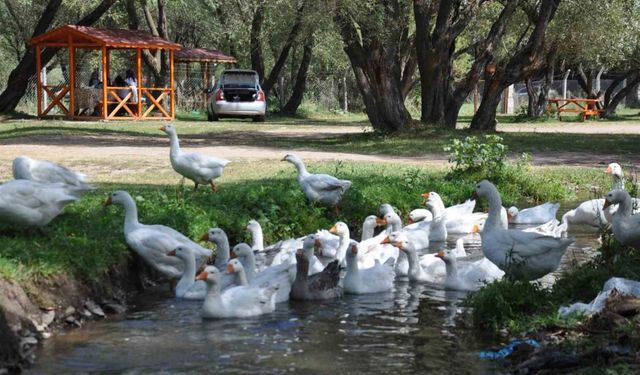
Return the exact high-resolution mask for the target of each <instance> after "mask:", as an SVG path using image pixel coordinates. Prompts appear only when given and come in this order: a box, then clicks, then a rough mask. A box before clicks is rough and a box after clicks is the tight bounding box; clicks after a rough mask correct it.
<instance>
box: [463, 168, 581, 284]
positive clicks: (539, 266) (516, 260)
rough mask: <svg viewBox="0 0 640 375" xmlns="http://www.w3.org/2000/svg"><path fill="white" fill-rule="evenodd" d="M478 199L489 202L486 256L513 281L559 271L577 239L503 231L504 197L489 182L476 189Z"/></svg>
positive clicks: (482, 183)
mask: <svg viewBox="0 0 640 375" xmlns="http://www.w3.org/2000/svg"><path fill="white" fill-rule="evenodd" d="M474 197H481V198H486V199H488V201H489V217H488V218H487V221H486V222H485V224H484V228H483V229H482V232H481V233H480V236H481V237H482V252H483V253H484V255H485V256H486V257H487V258H488V259H489V260H490V261H492V262H493V263H494V264H495V265H497V266H498V267H499V268H500V269H501V270H503V271H505V272H506V273H507V275H508V276H509V277H511V278H514V279H524V280H535V279H538V278H540V277H542V276H544V275H546V274H548V273H551V272H553V271H555V270H556V269H557V268H558V265H559V264H560V259H561V258H562V255H563V254H564V252H565V251H566V250H567V247H569V245H571V244H572V243H573V242H574V241H575V240H574V239H573V238H556V237H551V236H545V235H542V234H538V233H533V232H524V231H521V230H516V229H508V230H505V229H502V227H501V224H500V217H499V216H500V209H501V208H502V200H501V198H500V193H498V190H497V189H496V187H495V186H494V185H493V184H492V183H491V182H489V181H487V180H483V181H481V182H479V183H478V184H477V185H476V188H475V191H474Z"/></svg>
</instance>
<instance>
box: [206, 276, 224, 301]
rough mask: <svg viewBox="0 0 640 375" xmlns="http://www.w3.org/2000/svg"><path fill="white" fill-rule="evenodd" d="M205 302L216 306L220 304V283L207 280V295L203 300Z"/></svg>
mask: <svg viewBox="0 0 640 375" xmlns="http://www.w3.org/2000/svg"><path fill="white" fill-rule="evenodd" d="M204 303H205V305H206V304H215V305H217V306H222V297H221V295H220V283H219V282H218V281H216V282H213V283H212V282H208V283H207V296H206V297H205V300H204Z"/></svg>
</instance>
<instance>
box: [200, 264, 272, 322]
mask: <svg viewBox="0 0 640 375" xmlns="http://www.w3.org/2000/svg"><path fill="white" fill-rule="evenodd" d="M239 264H240V262H237V263H233V264H231V263H230V264H229V265H228V267H227V272H228V273H234V272H235V266H237V265H239ZM238 272H240V271H238ZM220 277H221V274H220V271H218V269H217V268H216V267H215V266H208V267H206V268H205V269H204V271H203V272H201V273H200V274H199V275H198V277H197V280H204V281H205V282H206V283H207V296H206V297H205V299H204V303H203V305H202V317H203V318H207V319H216V318H246V317H250V316H257V315H262V314H268V313H270V312H273V310H275V308H276V301H275V295H276V289H275V288H258V287H253V286H236V287H233V288H229V289H227V290H225V291H224V292H221V289H220Z"/></svg>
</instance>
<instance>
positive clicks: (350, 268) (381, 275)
mask: <svg viewBox="0 0 640 375" xmlns="http://www.w3.org/2000/svg"><path fill="white" fill-rule="evenodd" d="M349 248H350V250H348V251H347V254H346V258H347V273H346V275H345V277H344V283H343V285H344V292H345V293H350V294H368V293H380V292H386V291H389V290H392V289H393V281H394V279H395V277H396V273H395V271H394V268H393V264H394V260H393V258H389V261H388V262H385V263H384V264H381V263H380V262H378V261H376V262H375V264H374V265H373V266H372V267H369V268H360V267H359V266H358V244H357V242H355V241H351V243H350V244H349Z"/></svg>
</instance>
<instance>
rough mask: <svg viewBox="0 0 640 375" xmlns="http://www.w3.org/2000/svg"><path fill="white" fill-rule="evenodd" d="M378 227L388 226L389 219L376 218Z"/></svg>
mask: <svg viewBox="0 0 640 375" xmlns="http://www.w3.org/2000/svg"><path fill="white" fill-rule="evenodd" d="M376 225H378V226H380V225H387V219H380V218H379V217H377V218H376Z"/></svg>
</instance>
